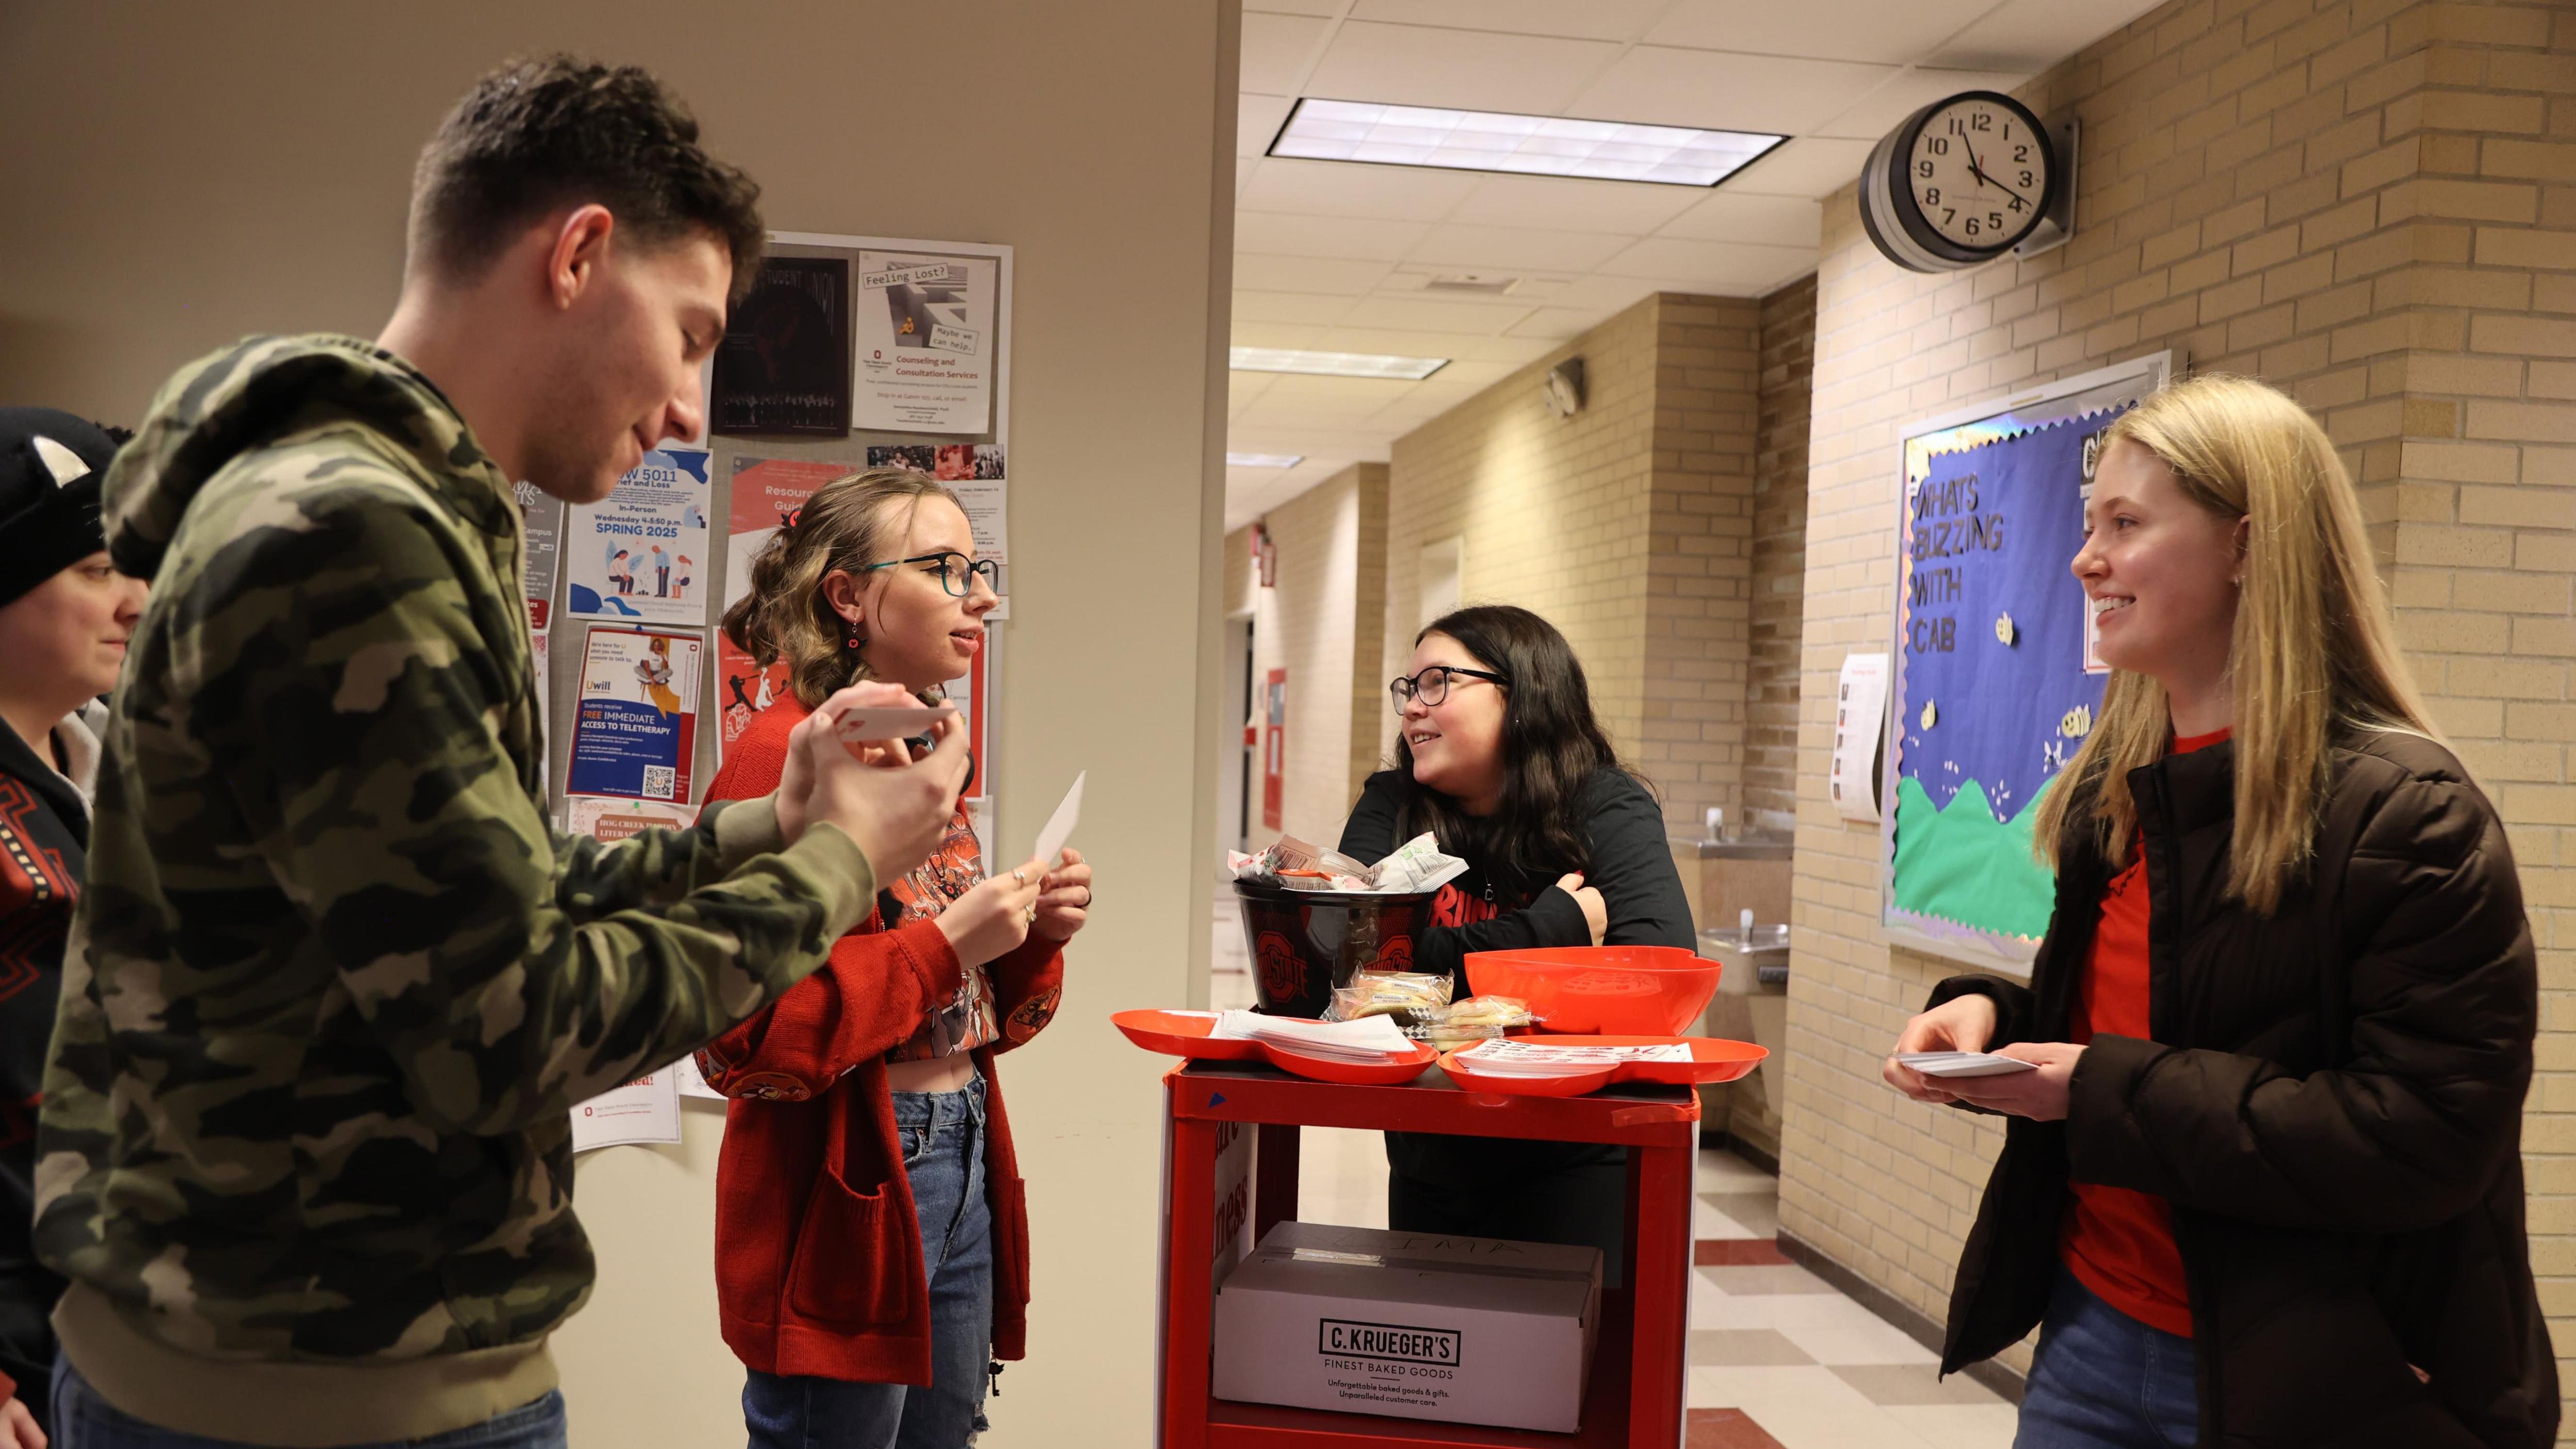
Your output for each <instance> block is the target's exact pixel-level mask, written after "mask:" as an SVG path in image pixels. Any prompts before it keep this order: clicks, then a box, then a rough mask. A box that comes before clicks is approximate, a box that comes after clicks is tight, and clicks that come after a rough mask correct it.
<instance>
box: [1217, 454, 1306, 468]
mask: <svg viewBox="0 0 2576 1449" xmlns="http://www.w3.org/2000/svg"><path fill="white" fill-rule="evenodd" d="M1305 461H1306V459H1305V457H1304V455H1302V454H1298V453H1228V454H1226V455H1225V466H1227V467H1229V468H1294V467H1296V466H1297V465H1298V464H1300V463H1303V462H1305Z"/></svg>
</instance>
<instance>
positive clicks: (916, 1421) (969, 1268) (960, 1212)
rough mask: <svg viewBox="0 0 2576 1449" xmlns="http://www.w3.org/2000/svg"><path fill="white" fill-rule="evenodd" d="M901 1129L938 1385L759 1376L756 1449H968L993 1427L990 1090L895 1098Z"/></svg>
mask: <svg viewBox="0 0 2576 1449" xmlns="http://www.w3.org/2000/svg"><path fill="white" fill-rule="evenodd" d="M894 1125H895V1131H896V1134H897V1136H899V1137H900V1138H901V1139H902V1143H903V1170H904V1173H905V1175H906V1176H907V1177H909V1178H911V1180H912V1206H913V1211H914V1212H915V1213H917V1214H919V1216H920V1218H921V1261H922V1263H923V1265H924V1266H925V1267H927V1268H928V1269H929V1272H930V1387H928V1388H926V1389H924V1388H914V1387H912V1386H911V1385H908V1384H862V1383H852V1382H850V1381H848V1380H846V1379H826V1378H816V1377H813V1376H811V1375H801V1374H800V1375H793V1376H790V1375H781V1374H765V1373H762V1372H761V1371H760V1370H758V1369H752V1370H750V1371H749V1377H748V1379H747V1380H746V1382H745V1383H744V1384H743V1386H742V1417H743V1422H744V1423H745V1424H746V1425H747V1426H748V1427H749V1428H750V1431H751V1449H964V1446H965V1445H966V1444H967V1443H969V1442H971V1441H972V1440H973V1439H974V1437H975V1435H977V1434H978V1433H981V1432H982V1431H983V1429H984V1427H985V1425H984V1384H985V1369H986V1366H987V1365H988V1364H990V1363H991V1362H992V1360H991V1357H990V1355H991V1353H992V1348H993V1212H992V1208H991V1207H990V1206H989V1205H988V1204H986V1202H985V1201H984V1082H983V1079H982V1078H980V1077H978V1078H977V1079H975V1080H974V1081H972V1082H969V1083H967V1084H966V1087H965V1090H963V1091H957V1092H897V1093H895V1094H894Z"/></svg>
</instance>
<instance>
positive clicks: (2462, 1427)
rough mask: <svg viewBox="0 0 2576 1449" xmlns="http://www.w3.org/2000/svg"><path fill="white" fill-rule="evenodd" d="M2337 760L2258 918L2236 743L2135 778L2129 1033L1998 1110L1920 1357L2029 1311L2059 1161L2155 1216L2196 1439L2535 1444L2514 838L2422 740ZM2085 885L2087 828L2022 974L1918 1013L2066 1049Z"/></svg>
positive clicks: (2536, 1317)
mask: <svg viewBox="0 0 2576 1449" xmlns="http://www.w3.org/2000/svg"><path fill="white" fill-rule="evenodd" d="M2332 768H2333V781H2334V783H2333V788H2332V791H2331V793H2330V796H2329V798H2328V801H2327V803H2326V807H2325V810H2324V812H2323V817H2322V819H2321V821H2320V825H2319V829H2318V836H2317V857H2316V868H2315V870H2314V871H2313V872H2312V873H2311V875H2310V876H2309V880H2308V883H2306V884H2301V885H2296V886H2294V887H2293V888H2292V889H2291V890H2290V891H2289V892H2288V893H2287V894H2286V895H2285V896H2284V898H2283V901H2282V904H2281V906H2280V908H2279V909H2278V910H2277V911H2275V912H2274V913H2272V915H2270V916H2269V917H2262V916H2257V915H2254V914H2253V913H2251V912H2249V911H2248V910H2246V909H2245V908H2244V906H2243V905H2241V904H2240V903H2238V902H2236V901H2234V900H2232V899H2230V898H2228V897H2227V895H2226V893H2225V891H2224V889H2223V887H2224V883H2225V879H2226V873H2227V863H2228V842H2229V837H2230V834H2231V829H2232V817H2233V813H2234V808H2233V787H2234V779H2235V753H2234V749H2233V747H2232V746H2230V745H2226V744H2220V745H2217V746H2214V747H2212V748H2209V749H2205V750H2200V751H2196V752H2194V753H2191V754H2186V755H2176V756H2170V757H2168V758H2166V759H2165V760H2163V761H2161V762H2159V763H2157V764H2154V765H2150V766H2147V767H2145V768H2143V769H2139V770H2136V771H2133V772H2131V774H2130V776H2129V787H2130V789H2131V791H2132V792H2133V794H2134V795H2135V797H2136V799H2137V802H2138V817H2139V823H2140V827H2141V829H2142V830H2143V831H2144V834H2145V849H2146V865H2147V893H2148V902H2149V905H2148V909H2149V921H2150V926H2149V933H2150V946H2149V953H2148V1019H2149V1022H2150V1023H2151V1025H2152V1026H2153V1028H2154V1037H2155V1039H2154V1040H2152V1041H2141V1040H2139V1039H2137V1038H2134V1037H2122V1036H2098V1037H2095V1038H2094V1039H2093V1042H2092V1045H2091V1048H2090V1049H2089V1050H2087V1051H2086V1052H2085V1053H2084V1055H2083V1058H2082V1059H2081V1060H2080V1061H2079V1062H2078V1063H2077V1066H2076V1069H2075V1076H2074V1080H2073V1082H2072V1084H2071V1087H2070V1095H2069V1099H2068V1103H2067V1116H2066V1120H2065V1121H2064V1122H2063V1123H2057V1122H2033V1121H2029V1120H2026V1119H2023V1118H2014V1119H2013V1120H2012V1123H2011V1125H2010V1128H2009V1130H2008V1132H2007V1134H2006V1138H2005V1145H2004V1152H2003V1156H2002V1157H2001V1158H1999V1159H1998V1160H1997V1161H1996V1163H1995V1170H1994V1176H1993V1177H1992V1178H1991V1179H1990V1180H1989V1181H1988V1183H1987V1185H1986V1196H1985V1201H1984V1203H1983V1204H1982V1206H1981V1207H1980V1208H1979V1209H1978V1213H1977V1225H1976V1227H1975V1229H1974V1230H1973V1231H1972V1232H1971V1233H1970V1234H1969V1236H1968V1245H1967V1249H1966V1251H1965V1252H1964V1253H1963V1254H1962V1256H1961V1258H1960V1263H1959V1275H1958V1282H1957V1285H1956V1287H1955V1288H1954V1289H1953V1290H1952V1294H1951V1299H1950V1322H1949V1332H1948V1337H1947V1341H1946V1343H1945V1345H1944V1347H1943V1351H1942V1368H1943V1371H1944V1372H1947V1371H1950V1370H1954V1369H1957V1368H1958V1367H1960V1366H1961V1365H1963V1364H1967V1363H1973V1362H1975V1361H1976V1360H1979V1359H1982V1358H1987V1357H1990V1356H1992V1355H1993V1354H1995V1353H1996V1352H1998V1351H2000V1350H2002V1349H2003V1348H2005V1347H2007V1346H2008V1345H2010V1344H2012V1343H2014V1342H2015V1341H2017V1340H2018V1339H2020V1338H2021V1337H2022V1335H2023V1334H2025V1333H2028V1332H2029V1331H2030V1329H2031V1328H2032V1327H2033V1326H2034V1325H2036V1324H2037V1323H2038V1322H2039V1320H2040V1316H2041V1314H2042V1313H2043V1312H2044V1311H2045V1309H2046V1307H2047V1303H2048V1292H2049V1287H2050V1284H2051V1281H2052V1279H2053V1277H2054V1275H2055V1274H2056V1272H2057V1262H2058V1232H2059V1225H2060V1222H2061V1221H2062V1218H2063V1215H2064V1211H2065V1206H2066V1199H2067V1196H2068V1194H2067V1190H2066V1184H2067V1181H2068V1179H2069V1178H2070V1177H2072V1178H2075V1179H2078V1180H2081V1181H2084V1182H2095V1183H2103V1184H2106V1185H2109V1186H2113V1187H2125V1188H2134V1189H2136V1190H2138V1191H2141V1192H2149V1193H2154V1194H2157V1195H2159V1196H2161V1197H2163V1198H2164V1199H2166V1201H2168V1202H2170V1203H2171V1204H2172V1205H2173V1224H2174V1238H2175V1241H2176V1242H2177V1244H2178V1245H2179V1246H2180V1247H2181V1249H2182V1259H2183V1269H2184V1276H2185V1278H2186V1280H2187V1282H2188V1284H2189V1287H2190V1292H2191V1311H2192V1321H2193V1326H2194V1333H2193V1342H2194V1344H2195V1346H2196V1348H2197V1350H2198V1352H2197V1355H2196V1357H2197V1361H2198V1365H2199V1381H2200V1428H2201V1437H2200V1442H2201V1443H2202V1444H2203V1445H2205V1446H2212V1449H2215V1446H2220V1445H2229V1446H2252V1445H2303V1446H2304V1445H2337V1446H2342V1445H2356V1446H2376V1445H2385V1446H2389V1449H2400V1446H2403V1449H2451V1446H2460V1449H2469V1446H2479V1445H2484V1446H2491V1449H2503V1446H2511V1449H2524V1446H2531V1449H2537V1446H2541V1445H2546V1444H2548V1443H2550V1442H2551V1441H2552V1440H2553V1439H2554V1437H2555V1436H2556V1433H2557V1427H2558V1375H2557V1365H2556V1362H2555V1360H2554V1359H2553V1357H2552V1355H2551V1351H2550V1345H2549V1331H2548V1328H2547V1325H2546V1324H2545V1323H2544V1322H2543V1321H2542V1318H2541V1310H2540V1301H2539V1297H2538V1294H2537V1293H2536V1292H2535V1291H2534V1289H2533V1287H2532V1279H2531V1266H2530V1255H2529V1252H2528V1250H2527V1246H2526V1243H2525V1240H2524V1237H2523V1187H2522V1159H2521V1155H2520V1144H2521V1135H2522V1099H2523V1093H2524V1090H2525V1089H2526V1088H2527V1087H2528V1086H2529V1084H2530V1081H2531V1063H2532V1032H2533V1028H2534V1025H2535V1022H2536V1019H2537V1015H2538V1006H2537V995H2538V984H2537V972H2536V969H2535V966H2534V962H2533V957H2532V942H2531V929H2530V926H2529V924H2528V923H2527V922H2526V921H2525V919H2524V917H2523V910H2522V890H2521V885H2520V882H2519V880H2518V879H2517V878H2516V876H2515V874H2514V865H2513V854H2512V851H2511V850H2510V849H2509V848H2508V847H2507V846H2506V844H2505V837H2504V830H2503V828H2502V827H2501V826H2500V825H2499V824H2498V823H2497V820H2496V816H2495V811H2494V809H2493V808H2492V807H2491V806H2489V804H2488V803H2487V799H2486V797H2485V796H2484V795H2483V794H2481V793H2479V791H2478V788H2477V786H2476V785H2474V784H2472V783H2471V782H2470V780H2469V778H2468V774H2467V772H2466V771H2464V770H2462V769H2461V768H2460V765H2459V762H2458V761H2457V760H2456V759H2454V758H2453V757H2452V756H2451V754H2450V752H2449V751H2447V750H2445V749H2443V748H2442V747H2441V746H2439V745H2437V744H2434V743H2433V742H2431V741H2429V740H2425V739H2421V738H2418V737H2415V736H2409V735H2373V736H2368V737H2357V738H2355V739H2352V740H2350V741H2347V742H2346V744H2345V747H2343V748H2339V749H2338V750H2337V751H2336V752H2335V755H2334V758H2333V764H2332ZM2079 813H2080V812H2079ZM2108 875H2109V867H2108V865H2107V864H2106V862H2105V861H2104V859H2103V857H2102V855H2101V853H2100V852H2099V851H2098V850H2096V849H2095V848H2093V845H2092V843H2091V840H2090V831H2089V830H2077V831H2072V832H2070V833H2069V837H2068V840H2067V843H2066V846H2065V848H2064V850H2063V852H2062V855H2061V866H2060V869H2059V871H2058V880H2057V903H2056V910H2055V914H2054V915H2053V916H2052V917H2051V919H2050V921H2049V927H2048V936H2047V938H2046V939H2045V940H2044V941H2043V942H2042V943H2041V945H2040V949H2039V956H2038V958H2037V960H2036V961H2035V962H2034V963H2033V966H2032V970H2031V982H2030V985H2029V986H2028V987H2027V988H2025V987H2022V986H2019V985H2016V984H2014V983H2011V982H2008V981H2002V980H1998V979H1996V978H1993V977H1987V976H1961V977H1954V978H1952V979H1951V980H1948V981H1944V982H1943V983H1941V985H1940V986H1939V987H1938V988H1937V989H1935V990H1934V992H1933V993H1932V1003H1933V1004H1934V1005H1938V1004H1940V1003H1941V1002H1944V1001H1948V1000H1950V999H1952V998H1954V997H1957V996H1960V995H1963V994H1966V993H1969V992H1982V993H1984V994H1986V995H1987V996H1990V997H1992V998H1993V999H1994V1001H1995V1004H1996V1008H1997V1013H1998V1017H1999V1030H1998V1032H1997V1035H1996V1044H1997V1045H2001V1044H2004V1043H2009V1042H2016V1041H2064V1040H2065V1039H2066V1035H2067V1023H2068V1016H2069V1012H2070V1009H2071V1006H2072V1002H2073V998H2074V993H2075V987H2076V985H2077V982H2078V979H2079V978H2080V976H2081V975H2082V973H2083V969H2084V964H2085V962H2086V960H2087V959H2088V957H2089V956H2090V954H2091V950H2092V943H2093V929H2094V925H2095V923H2096V922H2097V921H2098V920H2099V919H2100V916H2101V898H2102V889H2103V885H2104V883H2105V881H2106V879H2107V877H2108ZM2409 1365H2417V1366H2420V1367H2422V1368H2423V1369H2425V1370H2427V1371H2428V1372H2429V1373H2430V1374H2431V1376H2432V1377H2431V1380H2430V1382H2429V1383H2423V1382H2419V1381H2418V1380H2417V1377H2416V1375H2415V1373H2414V1372H2413V1371H2412V1370H2411V1369H2410V1368H2409Z"/></svg>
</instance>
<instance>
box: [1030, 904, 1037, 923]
mask: <svg viewBox="0 0 2576 1449" xmlns="http://www.w3.org/2000/svg"><path fill="white" fill-rule="evenodd" d="M1037 923H1038V908H1037V907H1035V906H1031V907H1029V924H1030V925H1032V926H1034V925H1036V924H1037Z"/></svg>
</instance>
